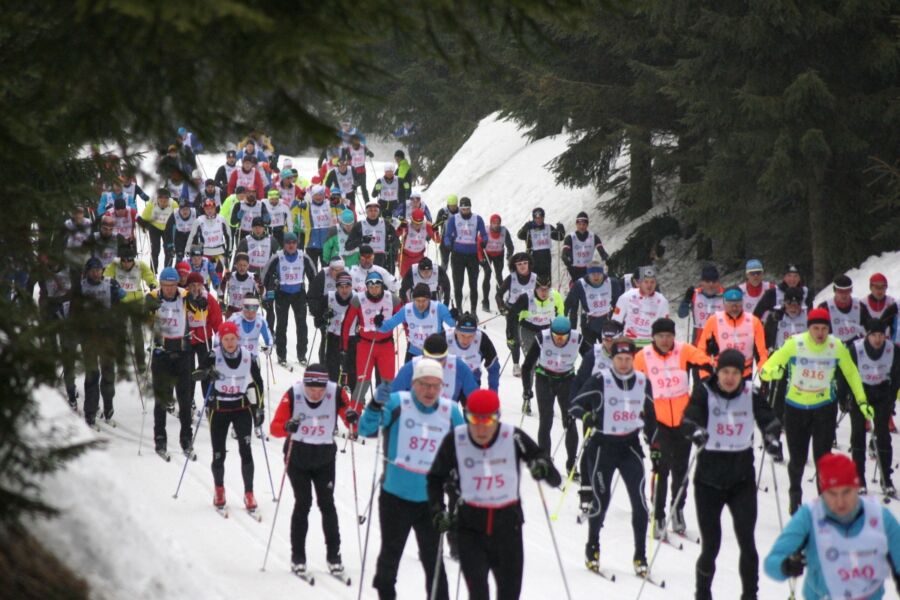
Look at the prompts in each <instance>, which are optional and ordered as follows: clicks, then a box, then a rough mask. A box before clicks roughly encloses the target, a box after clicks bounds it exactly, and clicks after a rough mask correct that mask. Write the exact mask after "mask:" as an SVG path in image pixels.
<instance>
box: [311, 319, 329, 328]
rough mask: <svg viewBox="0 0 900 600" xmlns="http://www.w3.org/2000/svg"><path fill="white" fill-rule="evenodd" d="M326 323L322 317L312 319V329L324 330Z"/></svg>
mask: <svg viewBox="0 0 900 600" xmlns="http://www.w3.org/2000/svg"><path fill="white" fill-rule="evenodd" d="M327 324H328V322H327V321H326V320H325V319H323V318H322V317H313V327H315V328H316V329H325V326H326V325H327Z"/></svg>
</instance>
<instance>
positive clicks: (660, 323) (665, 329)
mask: <svg viewBox="0 0 900 600" xmlns="http://www.w3.org/2000/svg"><path fill="white" fill-rule="evenodd" d="M657 333H671V334H672V335H675V321H673V320H672V319H670V318H668V317H663V318H662V319H657V320H655V321H653V325H652V327H651V329H650V335H656V334H657Z"/></svg>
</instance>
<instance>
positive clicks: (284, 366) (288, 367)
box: [278, 360, 306, 373]
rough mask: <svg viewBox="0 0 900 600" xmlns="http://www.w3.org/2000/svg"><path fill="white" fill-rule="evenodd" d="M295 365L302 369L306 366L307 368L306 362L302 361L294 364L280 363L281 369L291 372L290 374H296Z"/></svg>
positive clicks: (284, 361)
mask: <svg viewBox="0 0 900 600" xmlns="http://www.w3.org/2000/svg"><path fill="white" fill-rule="evenodd" d="M295 365H296V366H299V367H301V368H302V367H305V366H306V361H305V360H301V361H300V362H299V363H292V362H288V361H286V360H279V361H278V366H279V367H281V368H282V369H285V370H287V371H288V372H290V373H293V372H294V366H295Z"/></svg>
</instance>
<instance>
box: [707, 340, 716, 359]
mask: <svg viewBox="0 0 900 600" xmlns="http://www.w3.org/2000/svg"><path fill="white" fill-rule="evenodd" d="M706 353H707V354H708V355H710V356H718V355H719V342H717V341H716V338H715V336H713V337H710V338H709V340H707V342H706Z"/></svg>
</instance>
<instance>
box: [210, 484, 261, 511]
mask: <svg viewBox="0 0 900 600" xmlns="http://www.w3.org/2000/svg"><path fill="white" fill-rule="evenodd" d="M216 489H218V488H216ZM224 491H225V488H222V492H223V494H224ZM244 507H245V508H246V509H247V510H256V507H257V504H256V498H255V497H254V496H253V492H244Z"/></svg>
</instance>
